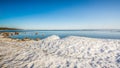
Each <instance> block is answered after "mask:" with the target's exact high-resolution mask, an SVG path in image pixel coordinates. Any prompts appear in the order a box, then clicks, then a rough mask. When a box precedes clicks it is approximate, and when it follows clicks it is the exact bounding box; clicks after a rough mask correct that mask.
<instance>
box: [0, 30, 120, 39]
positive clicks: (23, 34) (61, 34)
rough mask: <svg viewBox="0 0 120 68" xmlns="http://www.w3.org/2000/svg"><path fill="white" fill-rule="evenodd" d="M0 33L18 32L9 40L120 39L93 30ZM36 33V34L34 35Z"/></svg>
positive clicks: (107, 33) (108, 32)
mask: <svg viewBox="0 0 120 68" xmlns="http://www.w3.org/2000/svg"><path fill="white" fill-rule="evenodd" d="M0 32H20V34H19V35H14V36H11V38H19V39H23V38H25V37H29V38H31V39H36V38H40V39H44V38H46V37H48V36H51V35H58V36H59V37H60V38H64V37H67V36H80V37H90V38H102V39H120V32H119V31H99V30H98V31H95V30H93V31H92V30H87V31H86V30H85V31H84V30H50V31H49V30H4V31H0ZM36 32H37V33H38V34H37V35H36Z"/></svg>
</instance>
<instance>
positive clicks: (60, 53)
mask: <svg viewBox="0 0 120 68" xmlns="http://www.w3.org/2000/svg"><path fill="white" fill-rule="evenodd" d="M5 67H7V68H119V67H120V40H112V39H94V38H86V37H77V36H70V37H66V38H63V39H60V38H59V37H58V36H56V35H53V36H50V37H48V38H46V39H43V40H40V41H33V40H31V41H17V40H14V39H10V38H2V37H0V68H5Z"/></svg>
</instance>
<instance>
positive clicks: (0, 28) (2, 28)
mask: <svg viewBox="0 0 120 68" xmlns="http://www.w3.org/2000/svg"><path fill="white" fill-rule="evenodd" d="M0 30H22V29H18V28H7V27H0Z"/></svg>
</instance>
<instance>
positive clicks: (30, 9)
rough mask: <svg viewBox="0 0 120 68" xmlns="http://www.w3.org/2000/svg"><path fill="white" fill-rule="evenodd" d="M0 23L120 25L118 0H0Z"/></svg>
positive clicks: (47, 26) (84, 26) (86, 26)
mask: <svg viewBox="0 0 120 68" xmlns="http://www.w3.org/2000/svg"><path fill="white" fill-rule="evenodd" d="M0 27H12V28H21V29H120V0H0Z"/></svg>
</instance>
